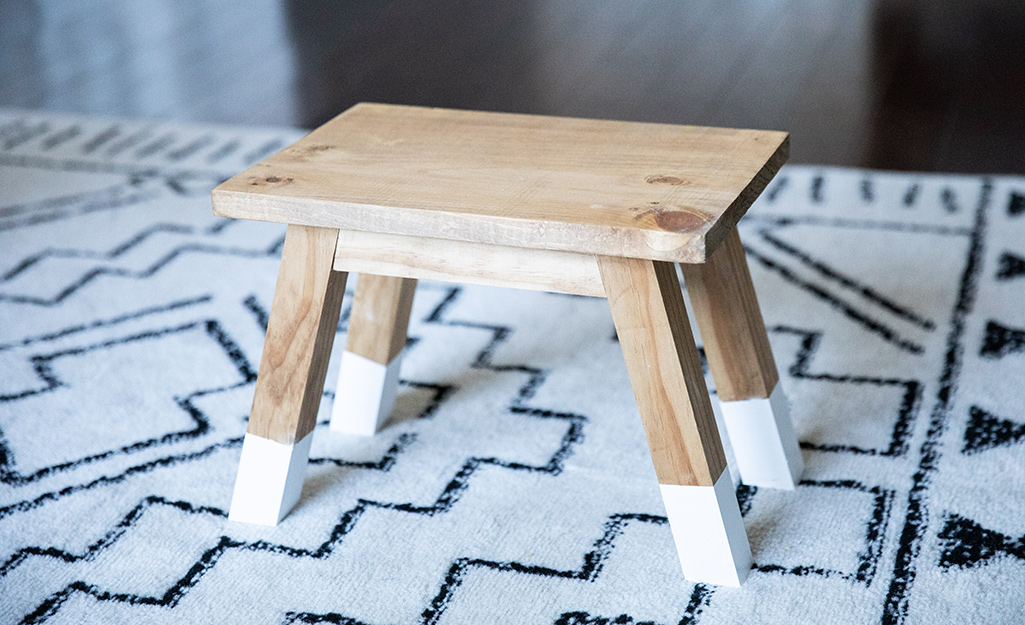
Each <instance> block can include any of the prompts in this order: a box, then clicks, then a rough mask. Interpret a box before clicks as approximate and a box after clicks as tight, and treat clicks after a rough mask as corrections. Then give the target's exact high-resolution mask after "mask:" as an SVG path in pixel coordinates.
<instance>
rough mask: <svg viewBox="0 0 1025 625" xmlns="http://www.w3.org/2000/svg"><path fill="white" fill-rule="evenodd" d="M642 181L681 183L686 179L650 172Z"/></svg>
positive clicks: (649, 182) (685, 182)
mask: <svg viewBox="0 0 1025 625" xmlns="http://www.w3.org/2000/svg"><path fill="white" fill-rule="evenodd" d="M644 182H647V183H648V184H671V185H681V184H687V181H686V180H684V179H683V178H680V177H679V176H667V175H665V174H652V175H650V176H648V177H646V178H645V179H644Z"/></svg>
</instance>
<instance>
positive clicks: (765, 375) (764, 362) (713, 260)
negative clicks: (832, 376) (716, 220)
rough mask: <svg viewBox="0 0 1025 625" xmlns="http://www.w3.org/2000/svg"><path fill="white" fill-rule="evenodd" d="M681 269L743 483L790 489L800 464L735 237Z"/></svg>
mask: <svg viewBox="0 0 1025 625" xmlns="http://www.w3.org/2000/svg"><path fill="white" fill-rule="evenodd" d="M681 268H682V269H683V277H684V280H685V281H686V284H687V293H688V294H689V295H690V300H691V303H692V304H693V305H694V315H695V317H696V318H697V322H698V328H699V330H700V331H701V338H702V340H703V341H704V344H705V355H706V356H707V357H708V366H709V367H710V368H711V370H712V377H713V378H714V379H715V386H716V391H717V392H718V395H719V403H720V406H721V411H722V417H723V421H724V422H725V424H726V431H727V433H728V435H729V439H730V443H731V445H732V447H733V452H734V455H735V456H736V458H737V468H738V469H739V470H740V478H741V480H743V482H744V483H745V484H750V485H752V486H769V487H773V488H785V489H793V488H794V485H795V484H796V483H797V482H799V481H800V479H801V473H803V471H804V461H803V460H802V459H801V448H800V446H799V445H798V443H797V436H796V435H795V434H794V426H793V425H792V423H791V421H790V407H789V402H788V401H787V398H786V396H785V395H784V393H783V388H782V385H780V384H779V373H778V372H777V371H776V362H775V361H774V360H773V358H772V348H771V347H770V346H769V337H768V335H767V334H766V332H765V324H764V323H763V322H762V313H761V311H760V310H759V308H758V299H757V297H756V296H755V291H754V285H753V284H752V283H751V273H750V272H749V270H748V267H747V261H746V260H745V258H744V246H743V245H741V243H740V235H739V234H737V231H736V229H734V230H733V231H731V232H730V234H729V235H728V236H727V237H726V239H725V240H724V241H723V242H722V243H721V244H720V246H719V249H717V250H715V252H713V253H712V255H711V257H710V258H708V260H707V261H706V262H705V263H704V264H700V265H686V264H685V265H682V266H681Z"/></svg>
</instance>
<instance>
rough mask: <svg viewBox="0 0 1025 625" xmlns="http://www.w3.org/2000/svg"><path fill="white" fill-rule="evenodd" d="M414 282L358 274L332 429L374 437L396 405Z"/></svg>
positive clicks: (407, 279) (414, 287) (408, 279)
mask: <svg viewBox="0 0 1025 625" xmlns="http://www.w3.org/2000/svg"><path fill="white" fill-rule="evenodd" d="M415 290H416V280H413V279H410V278H393V277H390V276H375V275H372V274H360V277H359V282H357V283H356V298H355V300H353V303H352V315H351V316H350V317H349V340H348V343H346V345H345V352H343V353H342V363H341V368H340V370H339V372H338V387H337V390H336V392H335V403H334V407H333V408H332V411H331V429H332V430H334V431H336V432H343V433H346V434H359V435H362V436H373V435H374V434H376V433H377V430H378V429H379V428H380V427H381V425H382V424H383V423H384V420H385V419H387V418H388V415H389V414H390V413H391V411H392V408H393V407H394V406H395V393H396V390H397V389H398V385H399V367H400V366H401V363H402V348H404V347H405V346H406V332H407V330H408V329H409V313H410V311H411V310H412V308H413V293H414V291H415Z"/></svg>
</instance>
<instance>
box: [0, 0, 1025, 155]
mask: <svg viewBox="0 0 1025 625" xmlns="http://www.w3.org/2000/svg"><path fill="white" fill-rule="evenodd" d="M363 100H369V101H381V102H395V103H411V104H425V105H436V106H448V107H456V108H473V109H489V110H502V111H513V112H525V113H544V114H555V115H573V116H584V117H599V118H615V119H628V120H641V121H657V122H676V123H689V124H702V125H720V126H739V127H753V128H767V129H783V130H789V131H790V132H791V133H792V134H793V150H792V157H791V161H792V162H804V163H821V164H830V165H849V166H864V167H872V168H884V169H901V170H920V171H957V172H989V173H1019V174H1021V173H1025V8H1022V3H1020V2H1017V0H976V1H975V2H967V1H964V0H957V1H955V0H931V1H927V0H874V1H873V0H631V1H626V0H623V1H602V2H599V1H596V0H511V1H509V2H491V1H483V0H480V1H477V2H470V1H465V0H415V1H414V0H359V1H357V0H352V1H349V2H330V1H327V0H294V1H277V0H252V1H250V2H247V3H244V4H242V3H238V2H228V1H226V0H177V1H172V0H163V1H158V0H83V1H79V2H56V1H54V2H51V1H43V0H39V1H35V2H33V1H30V0H0V106H11V107H21V108H42V109H52V110H64V111H72V112H83V113H94V114H104V115H116V116H132V117H146V118H153V119H175V120H195V121H214V122H229V123H241V124H291V125H299V126H306V127H312V126H315V125H317V124H319V123H321V122H323V121H324V120H326V119H328V118H329V117H331V116H333V115H334V114H336V113H338V112H340V111H342V110H344V109H345V108H347V107H348V106H350V105H351V104H353V103H355V102H358V101H363Z"/></svg>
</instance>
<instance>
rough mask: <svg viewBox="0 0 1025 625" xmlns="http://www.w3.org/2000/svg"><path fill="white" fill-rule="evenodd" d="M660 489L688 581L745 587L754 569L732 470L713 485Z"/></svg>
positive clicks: (664, 486) (664, 485) (668, 486)
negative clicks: (731, 475)
mask: <svg viewBox="0 0 1025 625" xmlns="http://www.w3.org/2000/svg"><path fill="white" fill-rule="evenodd" d="M659 487H660V488H661V490H662V501H663V503H664V504H665V507H666V514H667V515H668V517H669V526H670V528H671V529H672V532H673V540H674V541H675V543H676V550H677V552H678V554H679V556H680V565H681V566H682V567H683V575H684V577H686V578H687V579H688V580H689V581H692V582H696V583H705V584H715V585H717V586H740V585H741V584H743V583H744V580H745V579H747V575H748V573H749V572H750V571H751V547H750V545H749V544H748V542H747V533H746V532H745V531H744V520H743V518H742V517H741V516H740V506H738V505H737V495H736V492H734V489H733V480H731V479H730V474H729V472H728V471H723V474H722V475H721V476H719V479H718V480H717V481H716V483H715V486H677V485H672V484H659Z"/></svg>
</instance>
